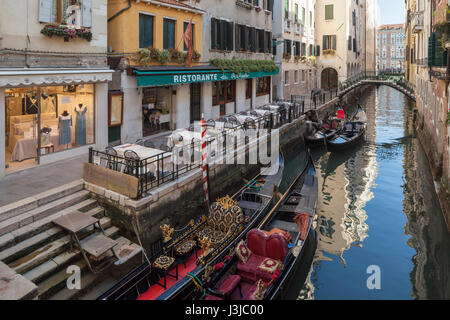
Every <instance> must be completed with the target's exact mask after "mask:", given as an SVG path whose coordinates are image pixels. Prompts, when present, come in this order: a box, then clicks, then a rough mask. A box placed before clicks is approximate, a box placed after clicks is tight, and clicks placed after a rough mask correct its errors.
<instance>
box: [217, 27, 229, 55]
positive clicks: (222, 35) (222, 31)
mask: <svg viewBox="0 0 450 320" xmlns="http://www.w3.org/2000/svg"><path fill="white" fill-rule="evenodd" d="M226 24H227V22H226V21H225V20H219V21H218V24H217V25H218V30H217V38H218V40H219V41H218V42H219V48H220V50H226V46H227V42H226V34H227V26H226Z"/></svg>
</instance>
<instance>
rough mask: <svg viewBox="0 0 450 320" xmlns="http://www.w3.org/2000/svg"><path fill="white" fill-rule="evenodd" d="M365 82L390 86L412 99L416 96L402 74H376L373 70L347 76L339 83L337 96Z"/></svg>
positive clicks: (342, 95) (341, 95)
mask: <svg viewBox="0 0 450 320" xmlns="http://www.w3.org/2000/svg"><path fill="white" fill-rule="evenodd" d="M367 84H375V85H386V86H390V87H392V88H394V89H396V90H398V91H400V92H401V93H403V94H404V95H406V96H407V97H408V98H410V99H412V100H414V101H415V100H416V96H415V93H414V88H413V87H411V86H410V85H409V84H407V83H406V82H404V80H403V74H399V73H395V74H394V73H392V74H391V73H381V74H376V73H375V72H363V73H360V74H358V75H356V76H354V77H352V78H349V79H348V80H346V81H345V82H343V83H342V84H340V85H339V91H338V93H337V95H338V96H339V98H342V97H344V96H345V95H346V94H348V93H349V92H351V91H353V90H354V89H356V88H357V87H360V86H364V85H367Z"/></svg>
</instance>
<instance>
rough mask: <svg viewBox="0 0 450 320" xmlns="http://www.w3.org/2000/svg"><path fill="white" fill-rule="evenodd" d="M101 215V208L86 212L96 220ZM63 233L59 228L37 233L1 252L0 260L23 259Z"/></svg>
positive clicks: (102, 210) (6, 261) (102, 211)
mask: <svg viewBox="0 0 450 320" xmlns="http://www.w3.org/2000/svg"><path fill="white" fill-rule="evenodd" d="M103 213H104V209H103V208H101V207H96V208H94V209H91V210H90V211H88V212H86V214H87V215H90V216H95V217H97V218H101V217H102V216H103ZM65 233H66V232H65V231H64V230H63V229H61V228H60V227H58V226H54V227H52V228H50V229H48V230H45V231H43V232H41V233H38V234H37V235H35V236H32V237H31V238H28V239H26V240H24V241H21V242H19V243H17V244H16V245H13V246H11V247H9V248H7V249H5V250H3V251H2V252H0V260H1V261H3V262H5V263H11V262H12V261H14V260H17V259H19V258H20V257H23V256H25V255H27V254H29V253H31V252H32V251H34V250H36V249H37V248H39V247H40V246H42V245H43V244H44V243H48V242H51V241H53V240H56V239H57V238H59V237H61V236H62V235H64V234H65Z"/></svg>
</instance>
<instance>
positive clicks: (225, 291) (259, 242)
mask: <svg viewBox="0 0 450 320" xmlns="http://www.w3.org/2000/svg"><path fill="white" fill-rule="evenodd" d="M317 197H318V181H317V175H316V169H315V167H314V163H313V160H312V157H311V155H309V157H308V164H307V166H306V168H305V169H304V170H303V172H302V173H301V174H300V175H299V176H297V178H296V179H295V180H294V182H293V183H292V184H291V185H290V187H289V188H288V190H287V192H286V193H285V194H284V195H283V197H282V198H281V199H280V200H279V201H278V203H277V204H276V205H275V207H274V208H273V209H272V210H271V211H270V213H269V214H268V215H267V217H266V218H265V219H264V221H262V222H261V223H260V224H259V225H258V227H257V228H255V229H252V230H249V231H248V232H246V233H245V234H242V235H241V236H240V237H239V238H237V239H236V240H235V241H233V244H232V245H230V246H229V247H228V250H229V251H230V252H232V253H230V256H223V255H222V256H221V257H220V258H221V259H222V261H221V260H220V259H216V260H215V261H214V263H215V264H214V265H211V266H210V267H209V269H208V268H207V271H208V270H210V274H206V275H204V277H203V279H204V280H205V282H206V284H205V285H204V286H203V288H200V290H197V291H194V292H192V291H191V292H185V293H186V296H184V297H182V298H183V299H204V300H263V299H264V300H273V299H277V298H283V297H284V293H285V292H286V291H287V290H288V288H289V282H290V279H291V278H292V276H293V275H294V273H295V272H294V270H298V269H299V268H302V269H305V268H306V269H307V270H309V267H310V265H311V263H312V258H311V259H306V258H305V254H304V253H305V251H306V250H305V249H306V248H311V246H310V245H314V246H313V249H314V250H315V244H316V238H315V232H314V230H313V229H311V226H312V221H313V218H314V216H315V214H316V205H317ZM302 264H304V266H302ZM303 267H305V268H303ZM305 279H306V275H305V276H304V277H302V279H301V281H302V282H304V281H305ZM197 280H198V281H201V279H197ZM296 285H299V284H298V283H296Z"/></svg>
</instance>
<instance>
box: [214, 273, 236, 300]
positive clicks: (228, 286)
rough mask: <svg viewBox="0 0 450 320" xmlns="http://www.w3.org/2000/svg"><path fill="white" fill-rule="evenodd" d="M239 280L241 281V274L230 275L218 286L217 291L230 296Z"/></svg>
mask: <svg viewBox="0 0 450 320" xmlns="http://www.w3.org/2000/svg"><path fill="white" fill-rule="evenodd" d="M239 282H241V277H240V276H239V275H235V274H233V275H231V276H228V277H227V278H226V279H225V280H224V281H223V282H222V284H221V285H220V286H219V288H217V292H220V293H223V294H224V295H226V296H230V295H231V294H232V293H233V291H234V289H236V287H237V286H238V285H239Z"/></svg>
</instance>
